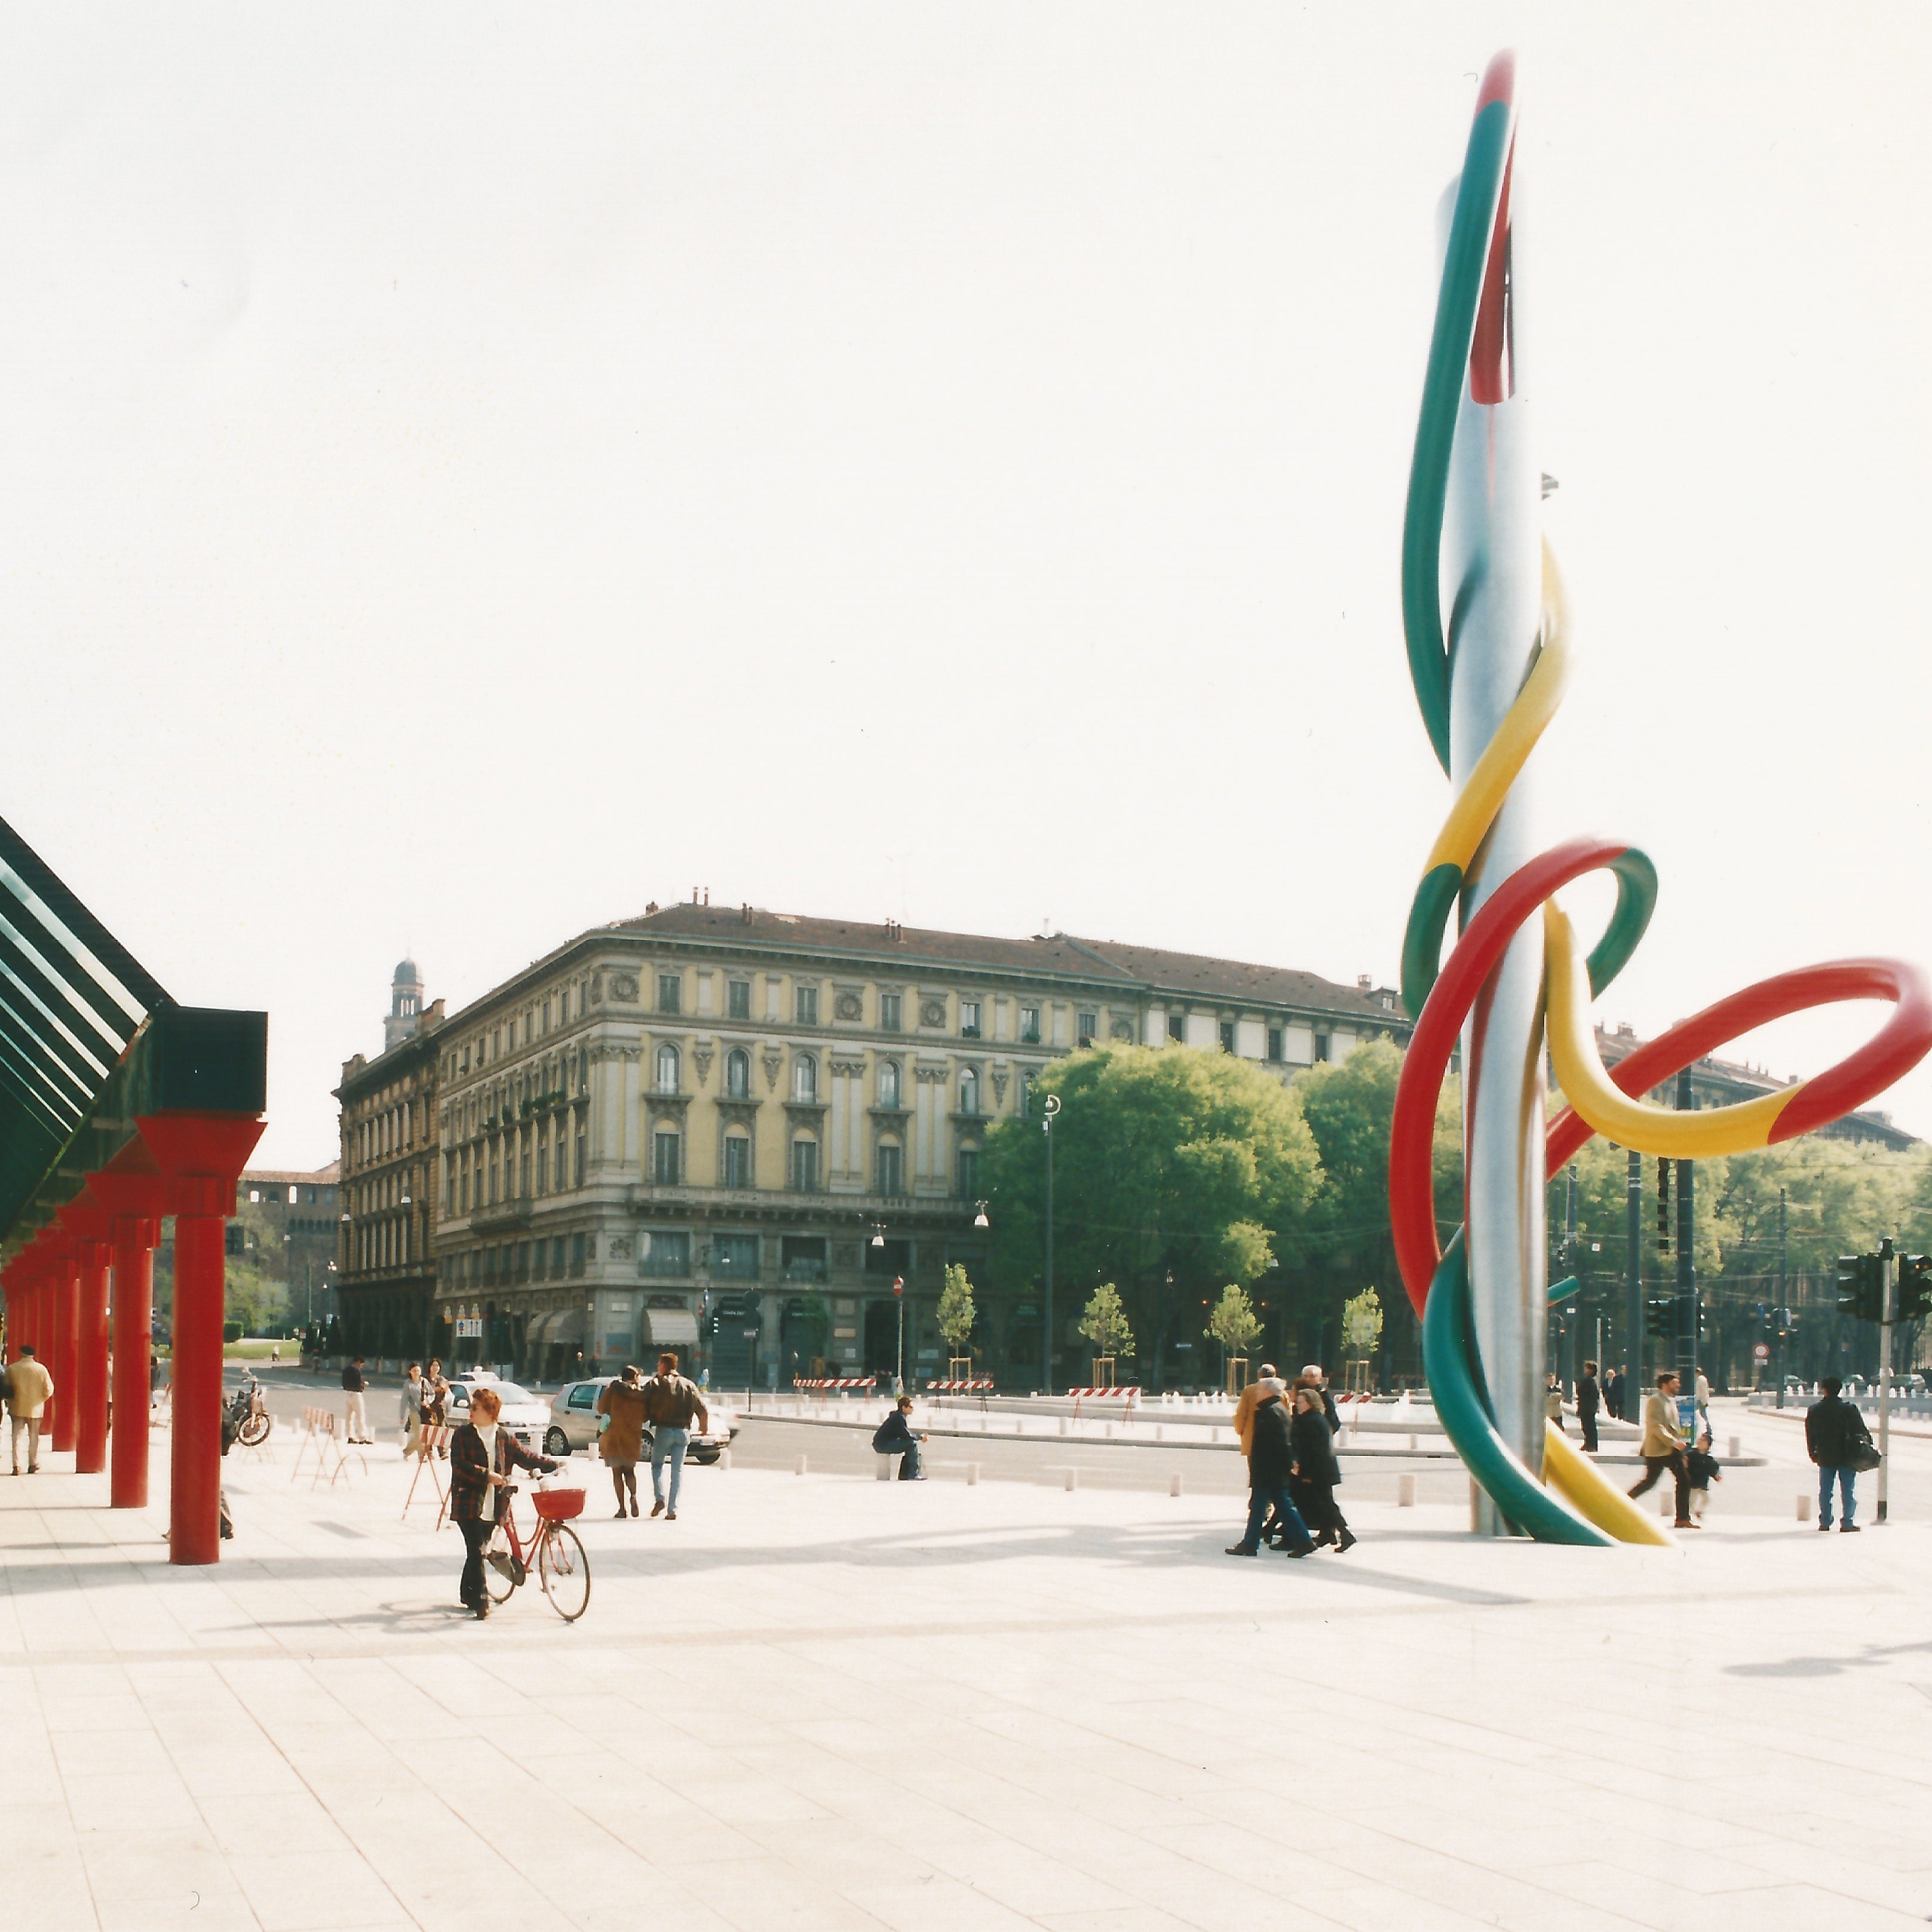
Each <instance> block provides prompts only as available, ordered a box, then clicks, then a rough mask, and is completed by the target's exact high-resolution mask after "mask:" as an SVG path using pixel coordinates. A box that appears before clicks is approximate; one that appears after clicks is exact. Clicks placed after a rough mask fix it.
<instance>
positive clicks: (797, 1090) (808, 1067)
mask: <svg viewBox="0 0 1932 1932" xmlns="http://www.w3.org/2000/svg"><path fill="white" fill-rule="evenodd" d="M791 1097H792V1098H793V1100H802V1101H804V1102H805V1103H807V1104H808V1105H810V1104H811V1103H814V1102H815V1101H816V1100H817V1098H818V1062H817V1061H815V1060H814V1059H813V1058H812V1057H811V1055H810V1054H808V1053H801V1054H800V1055H799V1057H798V1058H796V1060H794V1061H793V1062H792V1064H791Z"/></svg>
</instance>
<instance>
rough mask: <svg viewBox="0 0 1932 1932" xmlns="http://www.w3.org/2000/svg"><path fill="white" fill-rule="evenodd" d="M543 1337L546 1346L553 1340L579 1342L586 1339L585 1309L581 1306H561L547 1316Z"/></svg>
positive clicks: (556, 1341) (557, 1341)
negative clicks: (584, 1333)
mask: <svg viewBox="0 0 1932 1932" xmlns="http://www.w3.org/2000/svg"><path fill="white" fill-rule="evenodd" d="M543 1338H544V1343H545V1344H546V1346H547V1345H548V1344H550V1343H566V1344H568V1343H573V1342H574V1343H582V1342H583V1310H582V1309H580V1308H559V1309H558V1310H556V1311H555V1312H554V1313H552V1314H550V1315H549V1316H546V1317H545V1318H544V1334H543Z"/></svg>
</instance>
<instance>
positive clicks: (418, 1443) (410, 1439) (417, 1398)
mask: <svg viewBox="0 0 1932 1932" xmlns="http://www.w3.org/2000/svg"><path fill="white" fill-rule="evenodd" d="M397 1420H398V1421H400V1422H401V1424H402V1427H403V1454H404V1455H405V1456H414V1455H416V1454H419V1452H420V1451H421V1450H422V1424H423V1376H422V1363H420V1362H412V1363H410V1364H409V1366H408V1367H407V1368H405V1369H404V1371H403V1399H402V1404H401V1412H400V1413H399V1415H398V1418H397Z"/></svg>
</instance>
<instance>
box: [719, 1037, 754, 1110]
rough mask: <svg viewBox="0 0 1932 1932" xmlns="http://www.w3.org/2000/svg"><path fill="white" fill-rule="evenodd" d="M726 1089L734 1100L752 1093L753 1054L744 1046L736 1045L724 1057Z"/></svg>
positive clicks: (743, 1098)
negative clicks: (746, 1050)
mask: <svg viewBox="0 0 1932 1932" xmlns="http://www.w3.org/2000/svg"><path fill="white" fill-rule="evenodd" d="M724 1091H725V1093H726V1094H727V1095H728V1096H729V1097H730V1098H731V1099H732V1100H745V1099H746V1098H748V1097H749V1095H750V1094H751V1055H749V1054H748V1053H747V1052H745V1049H743V1048H742V1046H734V1047H733V1048H732V1049H731V1051H730V1052H729V1053H728V1054H727V1055H725V1057H724Z"/></svg>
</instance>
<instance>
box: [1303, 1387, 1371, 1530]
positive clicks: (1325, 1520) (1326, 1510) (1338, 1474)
mask: <svg viewBox="0 0 1932 1932" xmlns="http://www.w3.org/2000/svg"><path fill="white" fill-rule="evenodd" d="M1289 1457H1290V1462H1289V1486H1288V1493H1289V1499H1290V1500H1291V1501H1292V1502H1293V1503H1294V1505H1295V1508H1297V1509H1298V1510H1299V1511H1301V1516H1302V1520H1303V1521H1304V1522H1305V1523H1307V1525H1308V1526H1309V1527H1310V1529H1313V1531H1314V1532H1315V1541H1316V1544H1317V1545H1318V1546H1319V1545H1322V1544H1327V1545H1328V1546H1329V1547H1331V1548H1333V1549H1334V1550H1337V1551H1340V1550H1350V1549H1352V1548H1353V1547H1355V1544H1356V1542H1357V1541H1358V1538H1357V1537H1356V1535H1355V1532H1353V1531H1352V1529H1349V1526H1348V1523H1347V1522H1346V1520H1344V1518H1343V1514H1342V1511H1341V1508H1340V1505H1338V1504H1337V1502H1336V1501H1335V1485H1336V1484H1337V1483H1338V1482H1340V1481H1341V1479H1342V1471H1341V1467H1340V1464H1338V1463H1337V1461H1336V1460H1335V1437H1334V1432H1333V1431H1332V1430H1331V1429H1330V1428H1329V1427H1328V1417H1327V1416H1326V1415H1324V1414H1323V1413H1322V1391H1320V1390H1319V1389H1312V1388H1300V1389H1297V1390H1296V1391H1295V1413H1294V1415H1292V1417H1291V1418H1290V1419H1289Z"/></svg>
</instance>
